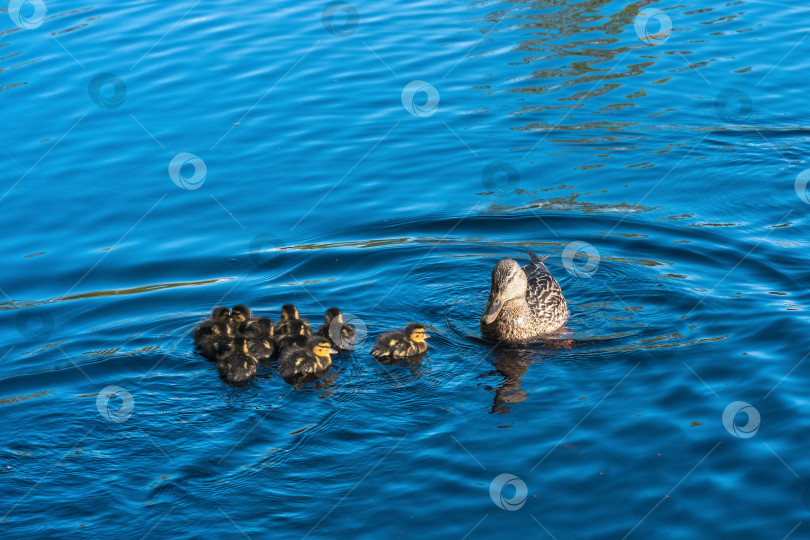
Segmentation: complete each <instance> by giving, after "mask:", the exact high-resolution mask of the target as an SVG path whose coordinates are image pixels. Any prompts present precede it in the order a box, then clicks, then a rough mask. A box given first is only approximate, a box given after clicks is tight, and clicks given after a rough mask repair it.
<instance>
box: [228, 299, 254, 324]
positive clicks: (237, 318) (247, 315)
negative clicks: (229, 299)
mask: <svg viewBox="0 0 810 540" xmlns="http://www.w3.org/2000/svg"><path fill="white" fill-rule="evenodd" d="M252 318H253V313H252V312H251V311H250V308H249V307H247V306H246V305H244V304H237V305H235V306H233V309H232V310H231V326H232V327H233V328H234V329H237V328H239V326H240V325H241V324H242V323H244V322H247V321H249V320H251V319H252Z"/></svg>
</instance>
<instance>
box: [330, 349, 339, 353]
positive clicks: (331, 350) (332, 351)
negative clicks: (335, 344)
mask: <svg viewBox="0 0 810 540" xmlns="http://www.w3.org/2000/svg"><path fill="white" fill-rule="evenodd" d="M337 353H338V352H337V351H336V350H335V349H329V354H337Z"/></svg>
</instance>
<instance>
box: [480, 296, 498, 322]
mask: <svg viewBox="0 0 810 540" xmlns="http://www.w3.org/2000/svg"><path fill="white" fill-rule="evenodd" d="M502 307H503V296H496V297H495V298H494V299H493V300H492V302H490V303H489V304H487V307H486V308H485V309H484V314H483V315H482V316H481V320H482V321H483V322H484V324H492V321H494V320H495V319H497V318H498V314H499V313H500V312H501V308H502Z"/></svg>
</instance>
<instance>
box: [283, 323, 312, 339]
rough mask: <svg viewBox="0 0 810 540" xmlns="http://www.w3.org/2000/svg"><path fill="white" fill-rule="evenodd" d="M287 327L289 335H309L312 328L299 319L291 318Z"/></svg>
mask: <svg viewBox="0 0 810 540" xmlns="http://www.w3.org/2000/svg"><path fill="white" fill-rule="evenodd" d="M287 329H288V332H289V334H290V335H291V336H305V337H309V336H311V335H312V330H310V328H309V326H307V325H306V324H305V323H304V321H302V320H301V319H293V320H291V321H290V323H289V326H288V327H287Z"/></svg>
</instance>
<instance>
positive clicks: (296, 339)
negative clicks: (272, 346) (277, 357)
mask: <svg viewBox="0 0 810 540" xmlns="http://www.w3.org/2000/svg"><path fill="white" fill-rule="evenodd" d="M276 328H278V325H276ZM281 332H282V333H281V334H279V333H276V334H275V336H273V337H274V339H275V341H276V350H277V351H278V352H279V353H283V352H284V349H287V348H288V347H293V346H295V347H305V346H306V344H307V343H308V342H309V338H311V337H312V328H311V327H310V326H309V324H307V322H306V321H305V320H303V319H293V320H290V321H286V323H285V324H284V326H283V327H282V329H281Z"/></svg>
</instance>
